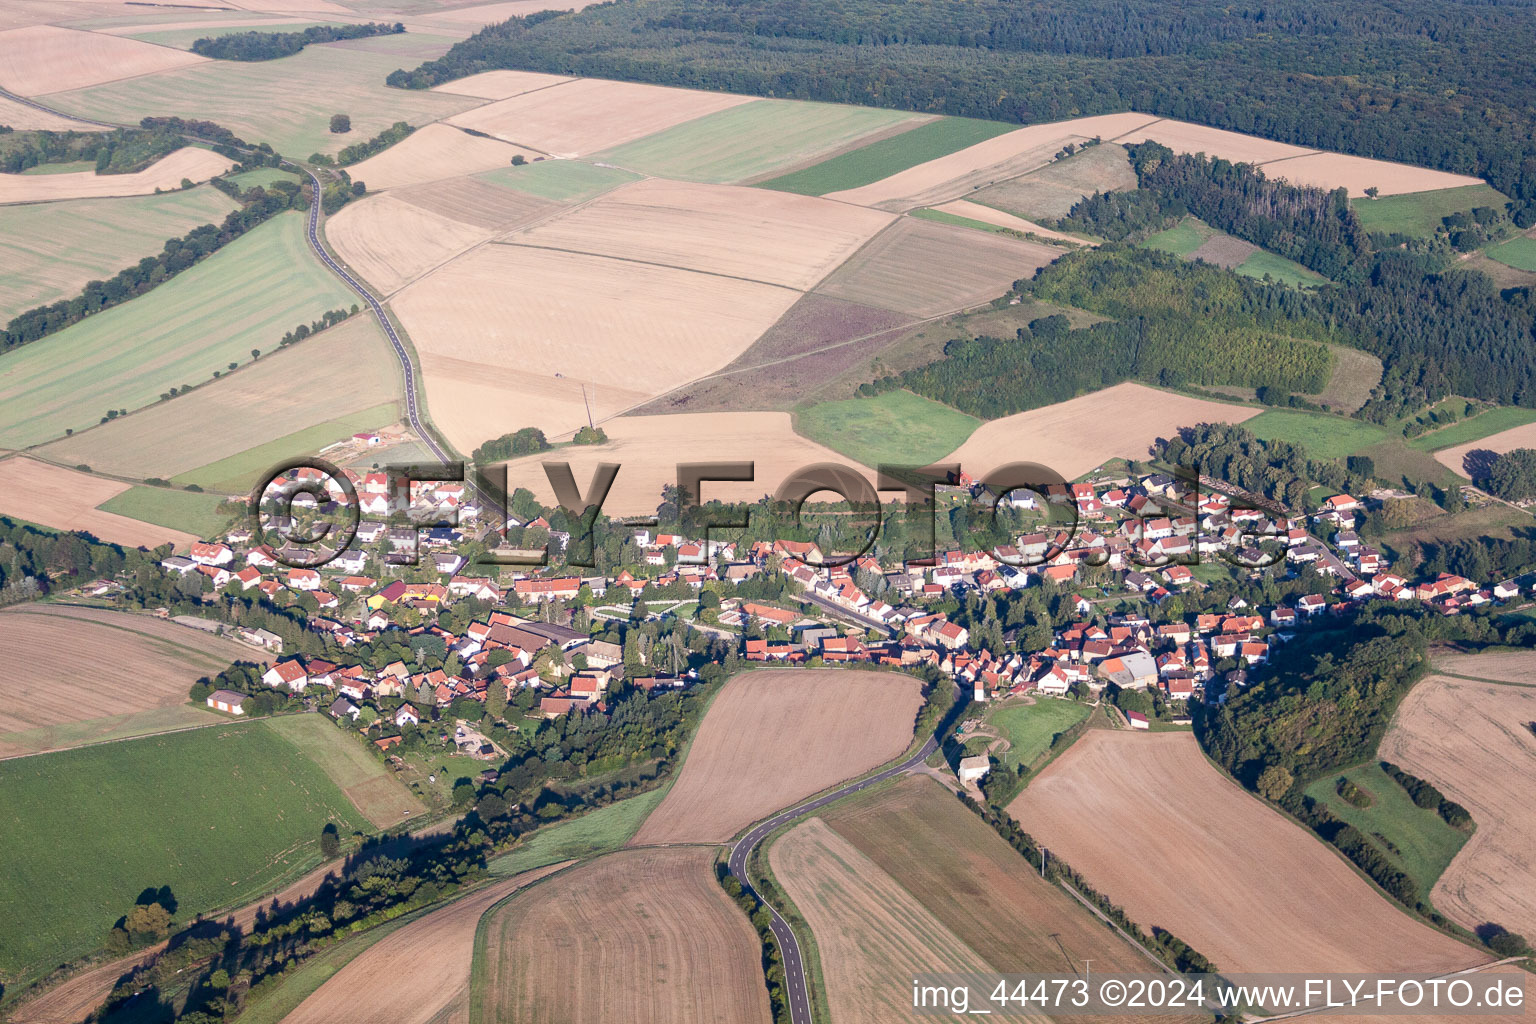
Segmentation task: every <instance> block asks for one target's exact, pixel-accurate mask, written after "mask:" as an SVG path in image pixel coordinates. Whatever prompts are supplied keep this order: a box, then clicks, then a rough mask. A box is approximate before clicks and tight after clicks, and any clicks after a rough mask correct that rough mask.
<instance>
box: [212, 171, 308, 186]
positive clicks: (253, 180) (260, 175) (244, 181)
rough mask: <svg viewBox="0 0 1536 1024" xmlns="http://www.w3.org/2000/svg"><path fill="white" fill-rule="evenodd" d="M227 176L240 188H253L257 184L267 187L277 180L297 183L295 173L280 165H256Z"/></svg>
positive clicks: (297, 179)
mask: <svg viewBox="0 0 1536 1024" xmlns="http://www.w3.org/2000/svg"><path fill="white" fill-rule="evenodd" d="M228 177H229V180H230V182H232V183H233V184H236V185H239V186H240V188H241V189H248V188H255V187H256V186H257V185H260V186H261V187H262V188H267V187H268V186H270V185H272V184H273V183H274V182H278V181H291V182H293V183H294V184H295V185H297V184H298V183H299V176H298V175H297V174H295V173H293V172H292V171H285V170H283V169H282V168H281V167H258V168H256V169H255V170H253V171H241V172H240V173H239V174H231V175H229V176H228Z"/></svg>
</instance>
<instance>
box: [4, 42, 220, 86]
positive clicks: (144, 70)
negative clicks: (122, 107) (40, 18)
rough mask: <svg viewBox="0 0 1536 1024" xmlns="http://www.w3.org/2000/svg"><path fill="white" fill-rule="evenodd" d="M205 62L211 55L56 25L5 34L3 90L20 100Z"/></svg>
mask: <svg viewBox="0 0 1536 1024" xmlns="http://www.w3.org/2000/svg"><path fill="white" fill-rule="evenodd" d="M204 63H208V60H207V58H206V57H199V56H197V55H196V54H192V53H184V52H182V51H180V50H174V49H171V48H170V47H168V46H154V45H152V44H150V43H141V42H139V41H138V40H136V39H122V38H119V37H117V36H109V35H102V34H100V33H97V32H77V31H75V30H74V29H68V28H59V27H57V26H54V25H33V26H30V27H27V28H15V29H11V30H9V31H6V32H0V88H3V89H6V90H8V91H10V92H13V93H16V94H17V95H18V96H41V95H44V94H46V93H56V92H63V91H65V90H67V89H80V88H84V87H86V86H91V85H100V84H101V83H103V82H111V81H113V80H115V79H119V78H132V77H134V76H137V75H150V74H154V73H155V72H159V71H169V70H172V69H176V68H185V67H189V66H191V65H195V64H204Z"/></svg>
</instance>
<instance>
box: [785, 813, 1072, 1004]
mask: <svg viewBox="0 0 1536 1024" xmlns="http://www.w3.org/2000/svg"><path fill="white" fill-rule="evenodd" d="M952 855H953V854H952V853H946V854H945V856H952ZM768 863H769V865H770V866H771V867H772V869H773V874H774V877H776V878H777V879H778V880H779V884H780V885H781V886H782V887H783V889H784V891H785V893H786V894H788V896H789V898H790V899H791V900H793V901H794V904H795V907H796V909H798V910H799V911H800V914H801V916H803V917H804V918H805V922H806V924H807V925H808V926H809V927H810V930H811V934H812V935H814V936H815V937H816V949H817V952H818V953H819V954H820V960H821V974H822V978H823V980H824V982H825V985H826V997H827V1002H828V1004H829V1005H828V1007H827V1012H828V1014H829V1015H830V1016H831V1017H832V1019H834V1020H837V1021H839V1022H841V1024H886V1022H887V1021H893V1020H910V1019H912V994H911V991H910V987H911V984H912V981H911V979H912V978H913V977H914V976H915V975H918V974H923V973H929V972H933V973H939V974H961V973H967V974H982V973H986V972H987V971H988V970H989V968H988V964H987V962H986V961H985V960H983V959H982V958H981V956H980V955H979V954H977V953H976V951H975V950H973V949H971V948H970V947H969V946H967V945H966V944H965V943H964V942H962V941H961V940H960V939H959V938H958V937H957V936H956V935H955V933H954V932H952V931H950V929H949V928H947V927H945V925H944V923H943V922H942V921H941V920H940V919H939V918H938V917H936V916H935V915H934V914H933V912H932V911H930V910H929V909H928V908H927V907H925V906H923V904H922V903H921V902H919V901H918V899H917V897H916V896H914V895H913V894H912V893H910V892H908V891H907V890H906V889H904V888H903V887H902V886H901V885H900V884H899V883H897V881H896V880H895V879H893V878H892V877H891V876H890V875H888V874H886V873H885V872H884V871H881V870H880V868H879V867H878V866H877V865H876V864H875V863H874V862H873V861H871V860H870V859H869V858H868V857H867V856H865V855H864V854H863V853H861V852H859V850H858V849H857V848H856V847H855V846H853V844H851V843H849V842H848V840H846V839H844V838H843V837H842V836H840V835H838V834H837V833H836V832H834V831H833V830H832V828H831V827H830V826H828V825H827V824H826V822H824V821H823V820H822V819H820V818H811V819H809V820H807V821H805V822H803V823H801V824H799V825H796V826H795V827H794V828H792V829H790V830H789V832H787V833H786V834H785V835H784V836H783V837H782V838H780V839H778V840H776V841H775V842H774V844H773V846H772V847H770V848H769V851H768ZM1025 867H1027V865H1025ZM1020 1019H1029V1020H1036V1019H1038V1020H1040V1021H1044V1020H1045V1019H1046V1018H1044V1017H1043V1016H1042V1017H1040V1018H1034V1017H1029V1018H1020Z"/></svg>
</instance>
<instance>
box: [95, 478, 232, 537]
mask: <svg viewBox="0 0 1536 1024" xmlns="http://www.w3.org/2000/svg"><path fill="white" fill-rule="evenodd" d="M223 500H224V498H223V497H222V496H221V495H218V494H199V493H197V492H196V491H178V490H173V489H172V488H169V487H149V486H143V487H130V488H128V489H127V490H126V491H124V492H123V493H122V494H119V495H117V496H116V497H115V498H108V499H107V500H106V501H104V502H102V503H101V504H100V505H97V506H96V507H97V508H99V509H101V510H102V511H103V512H115V513H116V514H117V515H120V516H127V517H128V518H129V519H137V520H139V521H140V522H144V523H154V524H155V525H156V526H167V527H170V528H171V529H172V530H181V531H182V532H183V533H191V534H196V535H197V536H199V537H214V536H217V535H218V534H220V533H223V532H224V530H225V529H226V528H227V527H228V526H229V517H228V516H226V515H224V514H223V513H221V512H220V511H219V509H218V506H219V503H220V502H222V501H223Z"/></svg>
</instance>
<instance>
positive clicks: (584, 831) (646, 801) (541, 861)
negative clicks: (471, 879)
mask: <svg viewBox="0 0 1536 1024" xmlns="http://www.w3.org/2000/svg"><path fill="white" fill-rule="evenodd" d="M666 793H667V787H665V786H662V787H660V788H658V789H653V790H651V791H650V792H648V793H641V794H640V795H639V796H632V797H630V798H629V799H627V800H620V801H618V802H617V803H611V804H609V805H608V806H607V807H599V808H598V809H597V810H595V811H589V812H587V813H586V814H583V815H582V816H581V817H579V818H573V819H572V820H570V821H565V822H561V823H560V824H558V825H548V826H545V827H544V828H541V829H539V830H538V831H536V832H534V833H532V834H531V835H528V836H525V837H524V838H523V841H522V843H521V844H520V845H519V846H518V847H517V848H516V849H514V850H513V851H512V852H511V853H508V854H505V855H503V856H500V857H497V858H495V859H493V860H492V861H491V862H490V863H489V864H487V869H488V870H489V871H490V873H491V874H493V875H515V874H518V873H519V872H522V871H531V870H533V869H534V868H541V867H544V866H545V865H546V864H558V863H559V862H561V861H563V860H574V859H577V858H582V857H591V856H594V855H596V854H599V853H607V852H609V851H610V850H617V849H618V848H619V847H621V846H623V845H624V844H625V843H627V842H629V840H630V837H631V836H633V835H634V834H635V830H636V829H638V828H639V827H640V823H641V822H643V821H644V820H645V816H646V815H648V814H650V813H651V811H652V810H654V809H655V807H656V805H657V804H659V803H660V802H661V798H662V797H663V796H665V795H666Z"/></svg>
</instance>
